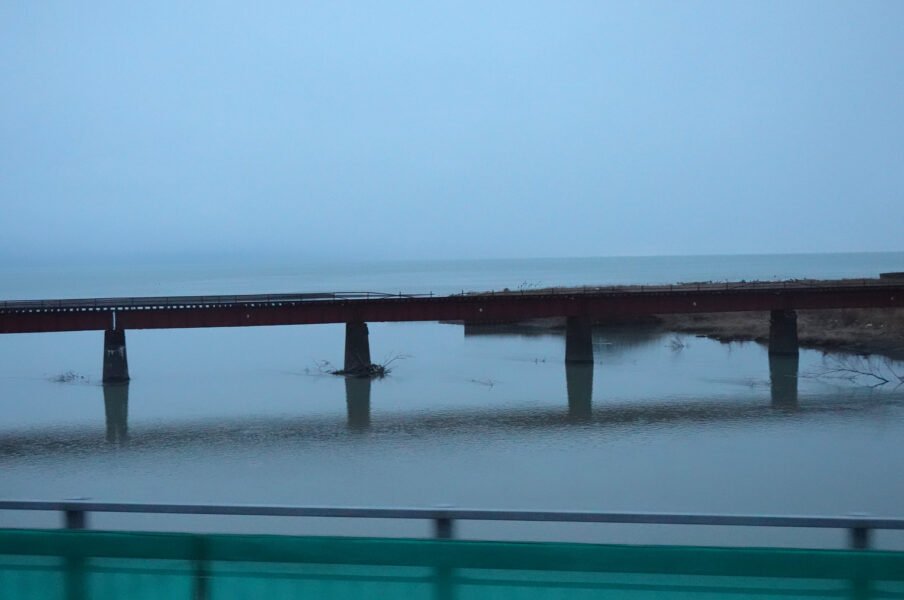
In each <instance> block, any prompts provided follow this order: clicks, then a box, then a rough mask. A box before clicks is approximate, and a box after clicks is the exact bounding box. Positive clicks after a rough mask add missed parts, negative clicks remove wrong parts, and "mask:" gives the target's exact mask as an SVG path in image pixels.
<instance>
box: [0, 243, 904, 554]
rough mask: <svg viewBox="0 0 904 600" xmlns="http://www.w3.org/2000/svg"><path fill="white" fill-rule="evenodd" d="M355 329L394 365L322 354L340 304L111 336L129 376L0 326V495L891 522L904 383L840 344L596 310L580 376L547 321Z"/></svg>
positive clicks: (165, 280) (467, 287) (579, 535)
mask: <svg viewBox="0 0 904 600" xmlns="http://www.w3.org/2000/svg"><path fill="white" fill-rule="evenodd" d="M887 271H904V252H887V253H847V254H795V255H755V256H663V257H608V258H547V259H512V260H449V261H424V260H422V261H359V262H337V263H328V262H317V263H313V262H312V263H305V262H303V261H300V262H297V263H289V262H285V263H282V264H275V263H273V262H270V263H264V264H254V263H253V262H252V261H245V262H242V263H240V264H226V263H215V262H214V263H204V264H202V263H189V262H184V261H173V262H171V263H168V264H141V265H136V266H121V265H120V266H114V267H109V266H107V267H100V266H77V267H67V268H63V267H50V266H44V267H32V268H24V267H19V266H3V267H0V300H14V299H17V300H18V299H48V298H92V297H115V296H175V295H194V294H241V293H293V292H324V291H329V292H356V291H369V292H383V293H431V292H432V293H434V294H450V293H461V292H462V291H475V290H502V289H505V288H508V289H525V290H527V289H535V288H540V287H547V286H582V285H587V286H591V285H614V284H662V283H678V282H696V281H738V280H747V281H752V280H777V279H789V278H818V279H834V278H849V277H850V278H859V277H875V276H877V275H878V274H879V273H881V272H887ZM369 326H370V344H371V354H372V357H373V359H374V361H375V362H382V363H386V364H388V366H389V368H390V372H389V374H388V375H387V376H386V377H385V378H383V379H377V380H374V381H372V382H369V383H367V382H349V381H347V380H345V379H344V378H342V377H337V376H334V375H331V374H329V372H328V371H329V370H330V368H331V367H332V366H333V365H341V363H342V360H343V348H344V326H343V325H341V324H337V325H300V326H278V327H248V328H211V329H175V330H130V331H128V332H127V334H126V336H127V347H128V360H129V371H130V374H131V381H130V383H129V384H128V385H126V386H109V385H108V386H104V385H102V383H101V365H102V341H103V332H99V331H88V332H66V333H40V334H7V335H0V415H2V417H0V498H5V499H33V500H62V499H72V498H83V499H91V500H95V501H113V502H117V501H122V502H160V503H169V502H172V503H211V504H223V503H230V504H267V505H273V504H280V505H323V506H363V507H433V506H456V507H462V508H493V509H537V510H540V509H542V510H590V511H630V512H637V511H641V512H669V513H686V512H690V513H710V514H712V513H718V514H770V515H832V516H843V515H852V514H857V515H861V514H867V515H874V516H887V517H897V518H904V389H901V388H899V387H895V386H894V384H893V383H890V384H885V385H875V384H876V382H875V381H871V380H866V381H865V380H863V379H862V378H855V379H854V380H849V379H844V378H836V377H829V376H827V375H826V372H827V371H828V370H829V369H830V368H831V367H832V366H833V365H836V364H837V363H838V361H843V360H858V359H857V357H846V356H844V355H837V354H824V353H822V352H818V351H814V350H806V349H805V350H802V351H801V353H800V359H799V364H796V365H794V369H792V370H791V371H787V370H786V371H785V372H784V375H777V373H781V372H782V371H781V368H780V365H779V366H777V365H776V364H772V365H770V361H769V357H768V354H767V351H766V349H765V348H764V347H763V346H762V345H760V344H757V343H753V342H749V343H730V344H724V343H720V342H717V341H714V340H710V339H706V338H698V337H694V336H687V335H678V336H676V335H674V334H671V333H667V332H662V331H659V330H656V329H651V328H648V327H642V326H635V327H624V326H623V327H615V328H606V327H601V328H598V329H597V330H595V331H594V336H593V344H594V353H595V363H594V364H593V365H592V367H590V368H589V369H586V368H585V369H583V370H580V369H579V370H575V369H573V368H566V365H565V362H564V352H565V342H564V336H563V334H562V332H561V331H557V330H554V329H548V330H542V329H537V330H524V329H517V328H509V329H500V330H493V329H489V330H487V329H479V330H468V329H466V328H465V327H464V326H462V325H461V324H453V323H435V322H426V323H371V324H369ZM891 366H892V368H897V369H900V368H901V366H902V365H900V364H891ZM777 377H783V378H784V379H782V380H781V381H778V382H777ZM789 386H790V387H789ZM789 390H790V391H789ZM58 524H59V515H55V514H50V513H47V514H44V513H26V512H17V511H5V512H2V511H0V526H2V527H54V526H57V525H58ZM91 526H92V527H95V528H101V529H105V528H109V529H117V528H120V529H148V530H161V529H162V530H180V531H224V532H258V533H293V534H299V535H308V534H314V535H323V534H329V535H353V536H354V535H365V536H370V535H375V536H381V535H392V536H396V535H403V536H422V535H429V532H430V529H429V527H430V524H429V523H424V522H416V521H412V522H398V521H381V520H369V521H361V520H354V519H348V520H337V519H332V520H330V519H309V518H305V519H287V518H276V517H259V518H247V517H243V518H239V517H205V516H173V515H166V516H142V515H104V514H97V515H92V516H91ZM458 527H459V529H458V534H459V535H460V536H462V537H473V538H478V539H528V540H537V539H543V540H546V539H555V540H564V541H586V542H595V543H663V542H665V543H682V544H706V545H790V546H839V547H840V546H843V545H844V543H845V539H844V535H845V532H841V531H838V532H836V531H803V530H781V531H776V530H768V531H761V530H750V529H745V528H723V527H681V526H675V527H664V526H640V525H587V524H583V525H577V524H537V523H477V522H475V523H462V524H459V526H458ZM876 544H877V545H878V546H879V547H896V548H897V547H900V548H904V538H902V537H901V536H899V535H898V536H896V535H894V534H892V533H881V532H880V533H879V534H878V536H877V538H876Z"/></svg>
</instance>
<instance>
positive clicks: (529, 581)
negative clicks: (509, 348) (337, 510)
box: [0, 530, 904, 600]
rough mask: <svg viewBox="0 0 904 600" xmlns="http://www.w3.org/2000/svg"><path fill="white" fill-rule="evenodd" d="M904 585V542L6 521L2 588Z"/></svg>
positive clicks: (31, 592)
mask: <svg viewBox="0 0 904 600" xmlns="http://www.w3.org/2000/svg"><path fill="white" fill-rule="evenodd" d="M258 597H260V598H268V599H269V598H317V599H352V598H403V599H404V600H420V599H422V598H423V599H425V600H426V599H430V600H438V599H449V600H451V599H453V598H454V599H457V600H465V599H467V600H478V599H490V598H493V599H523V600H533V599H544V600H546V599H557V598H562V599H564V598H568V599H569V600H572V599H582V598H588V599H589V598H630V599H634V598H637V599H645V598H657V599H662V598H857V599H861V598H863V599H866V598H871V599H874V598H889V599H892V598H895V599H900V600H904V553H901V552H876V551H834V550H789V549H749V548H702V547H682V546H614V545H595V544H556V543H523V542H472V541H448V540H400V539H382V538H336V537H290V536H264V535H210V534H179V533H129V532H100V531H66V530H51V531H48V530H40V531H31V530H0V599H2V600H24V599H29V600H31V599H36V600H45V599H47V600H49V599H53V600H56V599H59V600H83V599H91V600H95V599H96V600H106V599H110V600H114V599H115V600H124V599H135V600H144V599H152V598H167V599H183V598H184V599H195V598H204V599H210V600H231V599H240V598H258Z"/></svg>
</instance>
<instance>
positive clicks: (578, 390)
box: [103, 354, 800, 444]
mask: <svg viewBox="0 0 904 600" xmlns="http://www.w3.org/2000/svg"><path fill="white" fill-rule="evenodd" d="M799 362H800V359H799V357H798V355H797V354H793V355H780V354H770V355H769V379H770V398H771V407H772V408H780V409H785V410H792V409H796V408H798V401H797V380H798V367H799ZM593 372H594V364H593V363H592V362H590V363H587V362H567V363H565V397H566V398H567V407H568V411H567V422H569V423H591V422H594V421H595V420H596V419H595V418H594V409H593ZM372 385H373V383H372V381H371V380H370V379H369V378H367V377H346V378H345V402H346V424H347V428H348V430H350V431H357V432H362V431H367V430H368V429H370V426H371V418H370V396H371V386H372ZM103 394H104V412H105V414H106V425H107V428H106V430H107V433H106V439H107V442H110V443H115V444H123V443H125V442H126V441H127V440H128V437H129V431H128V413H129V384H128V383H120V384H105V385H104V386H103ZM413 418H414V419H417V417H413Z"/></svg>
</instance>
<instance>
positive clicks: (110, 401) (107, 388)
mask: <svg viewBox="0 0 904 600" xmlns="http://www.w3.org/2000/svg"><path fill="white" fill-rule="evenodd" d="M104 413H105V414H106V418H107V441H108V442H110V443H113V444H122V443H125V442H126V440H128V438H129V384H128V383H107V384H104Z"/></svg>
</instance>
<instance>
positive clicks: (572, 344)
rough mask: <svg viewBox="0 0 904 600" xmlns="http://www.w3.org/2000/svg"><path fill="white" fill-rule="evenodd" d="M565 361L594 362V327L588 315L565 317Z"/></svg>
mask: <svg viewBox="0 0 904 600" xmlns="http://www.w3.org/2000/svg"><path fill="white" fill-rule="evenodd" d="M565 362H566V363H591V364H592V363H593V327H592V326H591V324H590V319H589V318H588V317H567V318H566V319H565Z"/></svg>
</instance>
